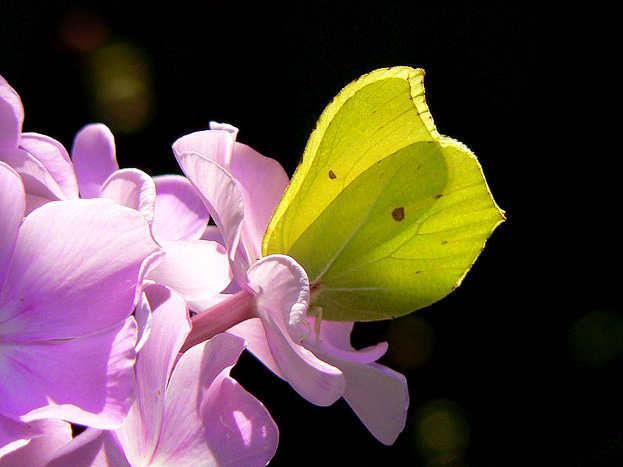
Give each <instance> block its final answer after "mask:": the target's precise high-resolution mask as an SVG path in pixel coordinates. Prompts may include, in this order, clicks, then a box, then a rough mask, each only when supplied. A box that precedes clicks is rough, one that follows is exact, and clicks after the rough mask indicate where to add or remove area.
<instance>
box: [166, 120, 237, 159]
mask: <svg viewBox="0 0 623 467" xmlns="http://www.w3.org/2000/svg"><path fill="white" fill-rule="evenodd" d="M232 128H234V127H231V126H227V127H223V128H222V129H218V130H204V131H197V132H194V133H190V134H188V135H185V136H182V137H181V138H179V139H178V140H177V141H175V143H173V152H174V153H175V157H178V158H179V155H180V154H182V153H184V152H196V153H197V154H199V155H201V156H202V157H205V158H206V159H210V160H211V161H214V162H216V163H217V164H219V165H220V166H221V167H224V168H225V169H229V164H230V163H231V158H232V153H233V150H234V143H235V141H236V133H237V130H236V131H232V130H231V129H232Z"/></svg>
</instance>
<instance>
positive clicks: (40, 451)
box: [0, 419, 71, 467]
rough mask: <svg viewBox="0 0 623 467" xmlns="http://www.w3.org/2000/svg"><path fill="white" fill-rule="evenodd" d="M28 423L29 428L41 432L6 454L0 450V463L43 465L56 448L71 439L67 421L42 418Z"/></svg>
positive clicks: (33, 466) (7, 464)
mask: <svg viewBox="0 0 623 467" xmlns="http://www.w3.org/2000/svg"><path fill="white" fill-rule="evenodd" d="M30 425H31V426H32V428H31V430H32V429H36V430H40V431H41V434H39V435H37V436H34V437H33V438H32V439H31V440H30V442H29V443H28V444H27V445H25V446H24V447H21V448H20V449H17V450H15V451H13V452H11V453H9V454H8V455H5V456H2V454H1V452H0V457H1V458H2V460H1V461H0V465H2V466H3V467H5V466H6V467H9V466H21V465H23V466H26V465H27V466H28V467H43V466H45V465H47V462H48V461H49V460H50V459H51V457H52V455H53V454H54V453H55V452H56V451H57V450H59V449H61V448H62V447H63V446H65V445H66V444H67V443H68V442H70V441H71V425H70V424H69V423H67V422H63V421H61V420H54V419H44V420H35V421H34V422H31V423H30ZM0 445H1V444H0Z"/></svg>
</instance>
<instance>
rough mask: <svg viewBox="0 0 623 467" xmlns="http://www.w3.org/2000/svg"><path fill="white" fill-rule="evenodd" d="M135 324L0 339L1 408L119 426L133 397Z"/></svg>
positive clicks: (31, 415)
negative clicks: (58, 336) (72, 334)
mask: <svg viewBox="0 0 623 467" xmlns="http://www.w3.org/2000/svg"><path fill="white" fill-rule="evenodd" d="M135 343H136V323H135V321H134V319H133V318H128V319H127V320H125V321H124V322H122V323H120V324H118V325H117V326H113V327H110V328H108V329H105V330H103V331H100V332H97V333H93V334H89V335H87V336H84V337H79V338H75V339H67V340H49V341H40V342H30V343H25V344H22V343H9V342H4V343H3V344H2V352H0V355H2V360H0V373H2V375H3V377H2V380H1V381H0V394H2V399H1V400H0V412H2V413H5V414H10V415H14V416H20V417H21V419H22V420H23V421H26V422H28V421H32V420H37V419H42V418H58V419H62V420H66V421H69V422H73V423H78V424H80V425H87V426H93V427H96V428H106V429H111V428H116V427H118V426H119V425H120V424H121V423H122V422H123V420H124V419H125V416H126V414H127V412H128V410H129V409H130V405H131V403H132V401H133V398H134V394H135V393H134V390H135V380H134V371H133V364H134V359H135V349H134V344H135Z"/></svg>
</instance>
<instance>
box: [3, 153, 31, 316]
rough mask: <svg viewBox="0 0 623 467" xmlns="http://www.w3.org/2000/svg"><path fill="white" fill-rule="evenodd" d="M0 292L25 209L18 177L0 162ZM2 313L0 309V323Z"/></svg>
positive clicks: (23, 196)
mask: <svg viewBox="0 0 623 467" xmlns="http://www.w3.org/2000/svg"><path fill="white" fill-rule="evenodd" d="M0 186H1V187H2V191H1V192H0V290H2V287H3V286H4V281H5V279H6V276H7V273H8V270H9V265H10V262H11V258H12V256H13V249H14V248H15V242H16V241H17V232H18V230H19V226H20V224H21V223H22V217H23V216H24V209H25V208H26V195H25V193H24V185H23V184H22V179H21V178H20V176H19V175H18V174H17V172H15V170H13V169H12V168H11V167H9V166H8V165H6V164H4V163H2V162H0ZM2 321H4V312H3V311H2V309H1V308H0V322H2Z"/></svg>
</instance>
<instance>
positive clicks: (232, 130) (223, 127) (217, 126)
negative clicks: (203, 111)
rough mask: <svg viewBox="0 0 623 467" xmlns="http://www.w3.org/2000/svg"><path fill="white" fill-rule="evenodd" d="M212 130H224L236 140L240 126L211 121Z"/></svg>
mask: <svg viewBox="0 0 623 467" xmlns="http://www.w3.org/2000/svg"><path fill="white" fill-rule="evenodd" d="M210 130H222V131H226V132H228V133H229V134H230V135H231V136H232V137H233V138H234V140H235V139H236V137H237V136H238V128H236V127H235V126H233V125H230V124H229V123H219V122H210Z"/></svg>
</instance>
